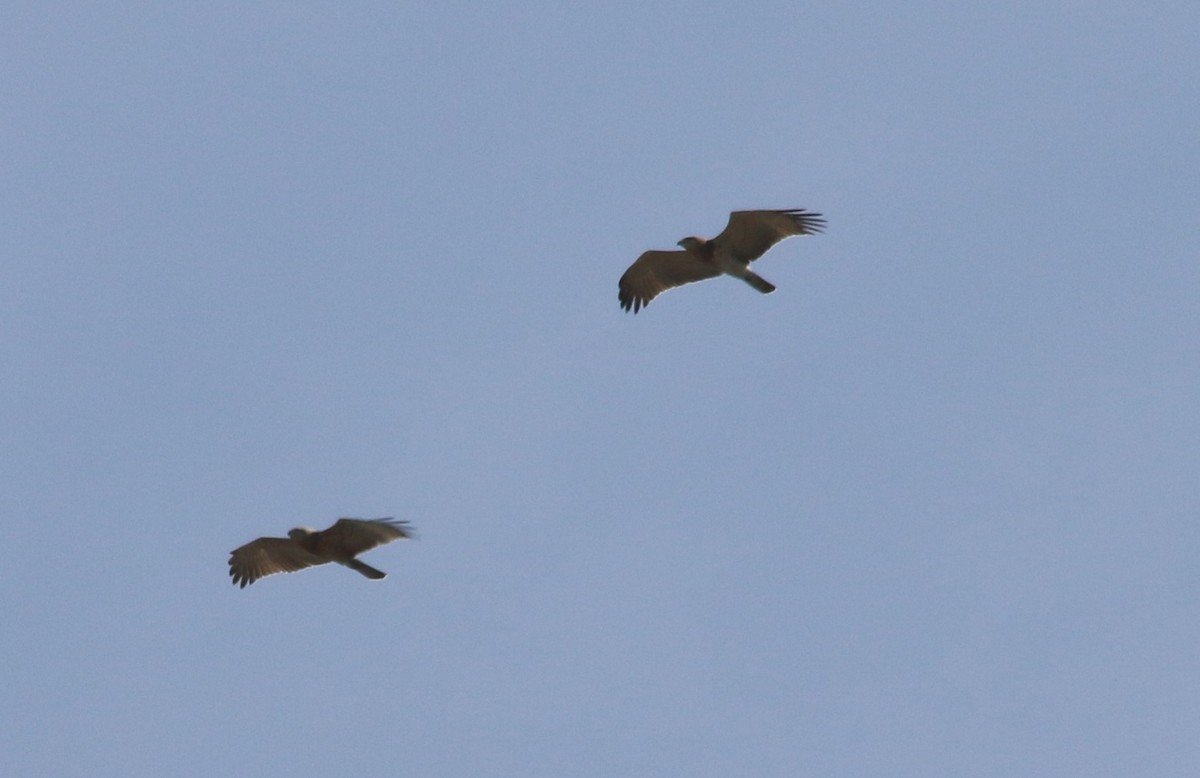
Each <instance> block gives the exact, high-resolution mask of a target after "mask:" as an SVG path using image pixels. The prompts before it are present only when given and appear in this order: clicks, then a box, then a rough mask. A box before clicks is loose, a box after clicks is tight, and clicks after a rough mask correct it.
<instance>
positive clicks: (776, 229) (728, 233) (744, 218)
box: [712, 208, 825, 262]
mask: <svg viewBox="0 0 1200 778" xmlns="http://www.w3.org/2000/svg"><path fill="white" fill-rule="evenodd" d="M824 229H825V219H823V218H822V217H821V214H819V213H809V212H807V211H805V210H804V209H803V208H788V209H786V210H782V211H734V212H733V213H731V214H729V224H727V225H725V229H724V230H722V232H721V234H720V235H718V236H717V237H715V238H713V239H712V244H713V249H714V251H717V252H721V251H724V252H726V253H727V254H728V255H729V256H731V257H733V258H734V259H738V260H740V261H742V262H753V261H754V260H756V259H758V258H759V257H761V256H762V255H763V254H766V253H767V251H768V250H770V248H771V247H772V246H774V245H775V244H776V243H778V242H779V241H781V240H783V239H784V238H790V237H792V236H793V235H813V234H815V233H818V232H821V231H822V230H824Z"/></svg>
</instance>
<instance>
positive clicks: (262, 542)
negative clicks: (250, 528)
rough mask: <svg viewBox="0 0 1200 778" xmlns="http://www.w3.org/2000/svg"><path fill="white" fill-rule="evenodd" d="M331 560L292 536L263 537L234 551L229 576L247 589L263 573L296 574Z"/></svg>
mask: <svg viewBox="0 0 1200 778" xmlns="http://www.w3.org/2000/svg"><path fill="white" fill-rule="evenodd" d="M330 561H332V560H330V559H326V558H323V557H320V556H317V555H315V554H312V553H310V552H308V551H306V550H304V548H303V547H301V545H300V544H299V543H298V542H296V541H295V540H293V539H292V538H259V539H258V540H252V541H250V542H249V543H247V544H246V545H244V546H240V547H238V548H235V549H234V550H233V551H232V552H230V554H229V575H230V576H232V577H233V583H234V585H235V586H240V587H241V588H243V589H245V588H246V587H247V586H248V585H249V584H252V583H254V582H255V581H257V580H258V579H259V578H262V577H263V576H267V575H273V574H274V573H294V572H296V571H297V570H303V569H304V568H306V567H312V566H313V565H323V564H325V563H326V562H330Z"/></svg>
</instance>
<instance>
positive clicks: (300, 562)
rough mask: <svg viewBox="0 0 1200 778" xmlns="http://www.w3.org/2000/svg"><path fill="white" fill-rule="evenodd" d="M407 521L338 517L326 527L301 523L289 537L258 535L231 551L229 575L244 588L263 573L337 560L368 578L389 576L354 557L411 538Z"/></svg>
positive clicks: (302, 567)
mask: <svg viewBox="0 0 1200 778" xmlns="http://www.w3.org/2000/svg"><path fill="white" fill-rule="evenodd" d="M412 536H413V534H412V529H411V528H410V527H409V525H408V522H406V521H396V520H395V519H390V518H389V519H338V520H337V522H336V523H335V524H334V525H333V526H332V527H330V528H329V529H326V530H320V531H317V530H314V529H308V528H307V527H299V528H297V529H294V530H291V531H289V532H288V536H287V537H286V538H259V539H258V540H252V541H250V542H249V543H247V544H246V545H244V546H240V547H239V548H235V549H234V550H233V551H232V552H230V554H229V575H230V576H231V577H232V578H233V583H234V585H235V586H240V587H241V588H243V589H245V588H246V587H247V586H248V585H249V584H252V583H254V582H255V581H257V580H258V579H259V578H262V577H263V576H267V575H272V574H274V573H294V572H296V571H297V570H303V569H304V568H306V567H313V566H315V565H324V564H327V563H329V562H337V563H338V564H339V565H345V566H346V567H348V568H350V569H351V570H357V571H358V572H360V573H362V574H363V575H365V576H366V577H367V578H372V579H375V580H379V579H380V578H384V577H385V576H387V573H385V572H383V571H382V570H376V569H375V568H373V567H371V566H370V565H368V564H364V563H362V562H360V561H358V560H357V559H355V558H354V557H356V556H358V555H359V554H361V553H362V552H364V551H369V550H371V549H373V548H375V547H376V546H382V545H383V544H384V543H391V542H392V541H393V540H399V539H400V538H411V537H412Z"/></svg>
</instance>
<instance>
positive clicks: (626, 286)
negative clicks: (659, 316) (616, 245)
mask: <svg viewBox="0 0 1200 778" xmlns="http://www.w3.org/2000/svg"><path fill="white" fill-rule="evenodd" d="M719 275H721V271H720V270H718V269H717V268H716V266H715V265H712V264H706V263H704V262H702V261H700V260H699V259H697V258H696V257H694V256H693V255H692V254H690V253H688V252H687V251H647V252H645V253H644V254H642V255H641V256H640V257H638V258H637V261H636V262H634V263H633V264H632V265H630V266H629V269H628V270H626V271H625V274H624V275H622V276H621V280H620V281H619V282H618V284H617V286H618V290H619V291H618V292H617V299H619V300H620V301H621V307H622V308H624V309H625V310H627V311H628V310H630V309H631V308H632V309H633V312H634V313H637V312H638V311H639V310H640V309H642V308H645V307H646V305H647V304H648V303H649V302H650V301H651V300H653V299H654V298H655V297H657V296H658V295H659V294H661V293H663V292H665V291H667V290H668V289H673V288H675V287H677V286H683V285H684V284H690V283H692V282H693V281H703V280H704V279H706V278H716V277H717V276H719Z"/></svg>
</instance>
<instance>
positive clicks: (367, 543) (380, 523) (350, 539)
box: [321, 518, 413, 555]
mask: <svg viewBox="0 0 1200 778" xmlns="http://www.w3.org/2000/svg"><path fill="white" fill-rule="evenodd" d="M321 534H322V535H323V536H324V538H323V541H324V542H328V543H332V544H336V546H337V547H338V548H339V549H340V550H342V551H344V552H346V553H348V554H350V555H354V554H361V553H362V552H364V551H368V550H370V549H372V548H375V547H376V546H382V545H383V544H384V543H391V542H392V541H393V540H400V539H401V538H411V537H413V530H412V527H411V526H410V525H409V523H408V522H407V521H403V520H397V519H390V518H389V519H338V520H337V522H336V523H335V524H334V525H333V526H332V527H330V528H329V529H327V530H325V531H324V532H322V533H321Z"/></svg>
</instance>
